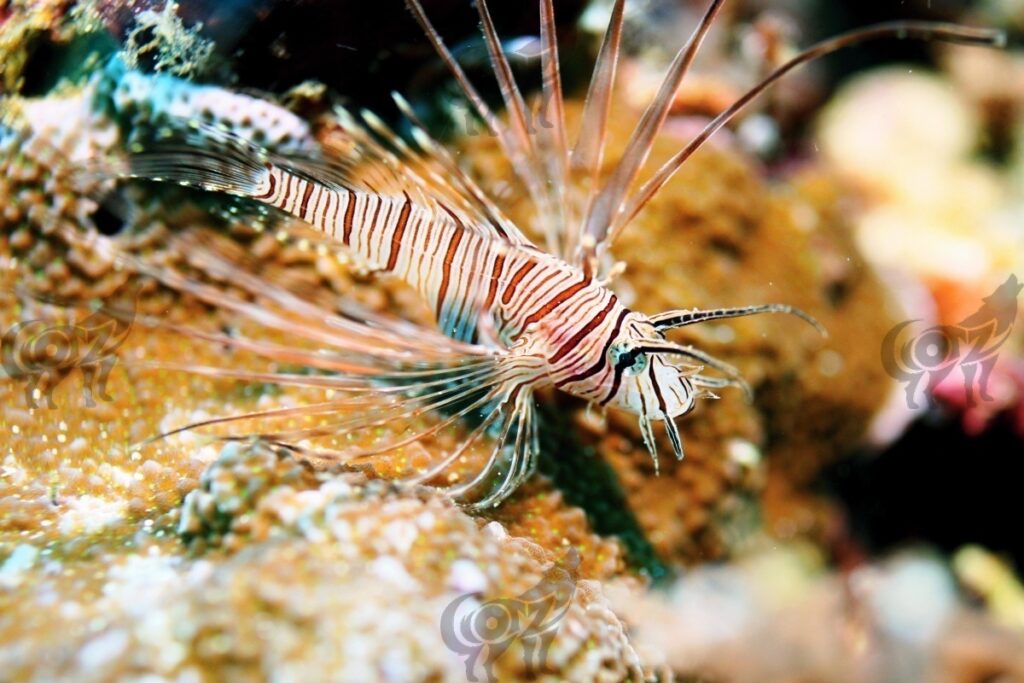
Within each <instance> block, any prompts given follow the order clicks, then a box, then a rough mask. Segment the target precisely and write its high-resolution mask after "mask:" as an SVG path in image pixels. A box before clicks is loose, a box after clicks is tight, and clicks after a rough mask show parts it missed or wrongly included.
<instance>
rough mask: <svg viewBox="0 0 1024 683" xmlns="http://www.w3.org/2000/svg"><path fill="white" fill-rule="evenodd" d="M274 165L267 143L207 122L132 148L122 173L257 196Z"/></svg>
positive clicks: (123, 174) (229, 192)
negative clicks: (186, 130)
mask: <svg viewBox="0 0 1024 683" xmlns="http://www.w3.org/2000/svg"><path fill="white" fill-rule="evenodd" d="M269 168H270V163H269V160H268V154H267V151H266V150H265V149H263V148H262V147H258V146H257V145H254V144H252V143H250V142H248V141H246V140H243V139H241V138H239V137H237V136H234V135H231V134H229V133H226V132H224V131H221V130H220V129H217V128H213V127H202V128H195V129H193V130H190V131H188V132H186V133H184V134H174V133H172V135H171V136H168V137H167V138H165V139H163V140H161V141H158V142H155V143H153V144H152V145H150V146H147V147H143V148H139V149H137V150H132V152H131V154H130V155H129V157H128V159H127V165H126V167H123V168H122V169H120V173H119V175H121V176H123V177H128V178H141V179H144V180H153V181H158V182H173V183H178V184H179V185H184V186H186V187H200V188H203V189H204V190H210V191H213V192H226V193H228V194H234V195H238V196H241V197H252V196H254V195H256V194H258V193H259V191H260V189H261V187H262V188H265V187H266V179H267V176H268V173H269Z"/></svg>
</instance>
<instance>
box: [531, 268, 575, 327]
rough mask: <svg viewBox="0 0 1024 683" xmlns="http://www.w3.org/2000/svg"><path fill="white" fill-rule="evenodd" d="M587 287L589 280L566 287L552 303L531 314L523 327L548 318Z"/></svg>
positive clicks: (552, 299) (553, 298)
mask: <svg viewBox="0 0 1024 683" xmlns="http://www.w3.org/2000/svg"><path fill="white" fill-rule="evenodd" d="M586 286H587V280H586V279H583V280H581V281H580V282H577V283H576V284H574V285H572V286H570V287H566V288H565V289H563V290H562V292H561V293H560V294H558V295H556V296H554V297H552V298H551V300H550V301H548V302H547V303H546V304H544V305H543V306H541V307H540V308H538V309H537V310H536V311H534V312H533V313H531V314H530V315H529V317H527V318H526V321H525V322H524V323H523V327H524V328H525V327H527V326H529V325H531V324H532V323H535V322H537V321H538V320H540V319H541V318H543V317H544V316H546V315H547V314H548V313H550V312H551V311H553V310H555V309H556V308H558V307H559V306H560V305H562V304H563V303H565V302H566V300H568V299H569V298H570V297H572V296H573V295H575V294H576V293H577V292H578V291H580V290H581V289H583V288H584V287H586Z"/></svg>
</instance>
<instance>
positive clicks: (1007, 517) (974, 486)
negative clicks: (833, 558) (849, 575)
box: [819, 413, 1024, 567]
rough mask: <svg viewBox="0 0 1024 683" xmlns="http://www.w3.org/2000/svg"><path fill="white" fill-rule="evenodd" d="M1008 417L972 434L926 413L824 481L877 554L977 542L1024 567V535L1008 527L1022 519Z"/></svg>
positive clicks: (1016, 447) (1021, 471)
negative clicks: (896, 437) (880, 447)
mask: <svg viewBox="0 0 1024 683" xmlns="http://www.w3.org/2000/svg"><path fill="white" fill-rule="evenodd" d="M1009 422H1010V420H1009V419H1007V420H1003V421H999V422H997V423H996V424H994V425H993V426H992V427H991V428H989V429H988V430H987V431H986V432H985V433H984V434H981V435H977V436H969V435H967V434H965V433H964V431H963V429H962V428H961V426H960V424H959V422H958V420H956V419H955V418H952V417H948V416H944V415H941V414H939V413H932V414H929V415H928V416H926V418H924V419H922V420H919V421H918V422H916V423H914V424H913V425H912V426H911V427H910V429H909V430H908V431H907V433H906V434H905V435H904V436H903V437H902V438H901V439H900V440H899V441H897V442H896V443H895V444H893V445H892V446H891V447H889V448H888V449H887V450H886V451H885V452H883V453H880V454H878V455H870V456H862V457H853V458H847V459H845V460H843V461H842V462H840V463H838V464H836V465H834V466H833V467H831V468H830V469H828V470H826V472H825V473H824V475H823V477H822V479H821V480H820V482H819V486H820V488H821V490H822V491H823V492H825V493H826V494H828V495H834V496H837V497H838V498H839V499H840V500H841V501H842V502H843V504H844V505H845V507H846V509H847V510H848V511H849V514H848V515H847V517H848V519H850V520H852V524H853V528H852V529H851V532H852V533H853V536H854V538H856V539H857V540H858V541H859V542H860V543H861V544H863V545H864V546H865V547H866V549H867V550H868V551H870V552H872V554H875V553H880V552H884V551H886V550H890V549H893V548H898V547H900V546H904V545H910V544H915V543H927V544H929V545H934V546H937V547H938V548H940V549H941V550H943V551H945V552H953V551H955V550H957V549H958V548H960V547H962V546H963V545H965V544H979V545H982V546H984V547H985V548H987V549H989V550H991V551H994V552H996V553H1000V554H1005V555H1007V556H1008V557H1010V558H1012V560H1013V561H1014V562H1015V563H1016V565H1017V567H1024V534H1021V533H1020V531H1019V530H1012V526H1011V525H1013V524H1014V523H1015V520H1017V519H1019V518H1020V500H1021V499H1020V487H1021V482H1022V481H1024V457H1021V456H1022V454H1021V451H1020V441H1019V438H1018V437H1016V436H1015V434H1014V431H1013V425H1011V424H1009ZM1008 529H1011V531H1010V532H1009V533H1007V532H1008Z"/></svg>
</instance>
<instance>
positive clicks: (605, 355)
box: [558, 308, 629, 387]
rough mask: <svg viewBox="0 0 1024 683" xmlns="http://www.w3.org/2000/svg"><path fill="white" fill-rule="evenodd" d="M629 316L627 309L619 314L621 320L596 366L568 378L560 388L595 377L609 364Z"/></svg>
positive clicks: (613, 330) (602, 350) (616, 324)
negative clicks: (609, 358) (614, 344)
mask: <svg viewBox="0 0 1024 683" xmlns="http://www.w3.org/2000/svg"><path fill="white" fill-rule="evenodd" d="M628 314H629V311H628V310H627V309H625V308H624V309H622V312H621V313H619V318H618V320H616V321H615V326H614V327H612V333H611V334H610V335H608V339H607V341H605V343H604V348H603V349H601V355H600V356H598V358H597V361H595V362H594V364H593V365H591V366H590V368H588V369H587V370H584V371H583V372H579V373H576V374H575V375H572V376H570V377H567V378H565V379H564V380H562V381H561V382H559V383H558V386H559V387H563V386H565V385H566V384H572V383H573V382H582V381H583V380H585V379H588V378H590V377H593V376H594V375H596V374H597V373H599V372H600V371H601V370H602V369H603V368H604V366H605V363H607V362H608V350H609V349H611V348H612V344H613V343H614V342H615V340H616V338H618V336H619V330H621V329H622V321H624V320H625V319H626V316H627V315H628Z"/></svg>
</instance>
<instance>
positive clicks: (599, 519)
mask: <svg viewBox="0 0 1024 683" xmlns="http://www.w3.org/2000/svg"><path fill="white" fill-rule="evenodd" d="M559 398H561V397H559ZM567 403H568V401H561V400H560V401H556V402H544V403H541V404H540V405H539V406H538V410H537V416H538V419H539V423H540V439H541V449H540V458H539V462H538V469H539V470H540V472H542V473H543V474H544V475H546V476H548V477H550V478H551V480H552V481H553V482H554V483H555V486H557V487H558V489H559V490H560V491H561V492H562V495H564V496H565V500H566V502H568V503H569V504H571V505H575V506H576V507H578V508H580V509H582V510H583V511H584V512H585V513H586V515H587V519H588V520H589V521H590V524H591V526H593V528H594V531H595V532H596V533H598V534H600V535H602V536H617V537H618V538H619V539H620V540H621V541H622V544H623V546H625V548H626V560H627V562H628V563H629V564H630V566H631V567H633V568H634V569H637V570H639V571H642V572H644V573H646V574H647V575H648V576H650V577H651V579H653V580H654V581H655V582H656V583H660V582H663V581H666V580H667V579H670V578H671V576H672V571H671V570H670V569H669V568H668V566H666V565H665V563H663V562H662V561H661V559H660V558H659V557H658V555H657V553H655V551H654V547H653V546H652V545H651V543H650V541H648V540H647V537H646V536H645V535H644V532H643V530H642V529H641V528H640V524H639V523H638V522H637V520H636V517H635V516H634V515H633V512H632V510H631V509H630V507H629V503H628V502H627V501H626V496H625V494H624V493H623V491H622V487H621V486H619V481H618V479H617V477H616V475H615V471H614V470H613V469H612V468H611V466H610V465H608V463H606V462H605V461H604V460H602V459H601V458H600V457H599V456H598V455H597V453H596V452H595V451H594V449H593V447H592V446H586V445H584V444H583V443H582V442H581V441H580V440H579V438H578V437H577V435H576V431H575V427H574V426H573V425H572V424H571V423H570V419H569V416H570V415H572V414H573V412H574V411H575V409H576V406H570V405H567Z"/></svg>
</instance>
